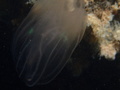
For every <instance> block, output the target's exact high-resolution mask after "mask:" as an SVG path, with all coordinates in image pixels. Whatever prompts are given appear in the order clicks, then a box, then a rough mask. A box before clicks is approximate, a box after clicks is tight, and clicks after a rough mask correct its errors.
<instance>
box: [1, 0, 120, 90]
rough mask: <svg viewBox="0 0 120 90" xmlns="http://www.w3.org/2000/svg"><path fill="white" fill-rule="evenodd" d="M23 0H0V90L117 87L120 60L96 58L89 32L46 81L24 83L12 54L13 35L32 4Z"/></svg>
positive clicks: (119, 86)
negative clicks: (29, 85)
mask: <svg viewBox="0 0 120 90" xmlns="http://www.w3.org/2000/svg"><path fill="white" fill-rule="evenodd" d="M24 2H25V0H0V90H120V60H119V54H118V55H117V56H116V60H114V61H108V60H106V59H104V58H99V56H98V52H97V51H96V50H95V49H94V48H95V46H96V44H95V45H91V44H89V43H87V41H88V40H89V39H88V38H89V32H86V34H85V36H84V39H83V40H82V42H81V43H80V44H79V45H78V47H77V48H76V50H75V51H74V53H73V55H72V56H71V58H72V60H73V63H69V64H68V65H66V67H65V68H64V69H63V70H62V72H61V73H60V74H59V75H58V76H57V77H56V78H55V79H54V80H53V81H52V82H51V83H49V84H47V85H36V86H34V87H27V86H26V85H25V84H24V82H22V81H21V80H20V79H19V78H18V75H17V73H16V70H15V67H14V62H13V60H12V55H11V45H12V38H13V35H14V33H15V31H16V29H17V27H18V26H19V23H20V22H21V21H22V20H23V18H24V17H25V16H26V15H27V13H28V12H29V9H30V7H31V5H27V6H26V5H25V4H24Z"/></svg>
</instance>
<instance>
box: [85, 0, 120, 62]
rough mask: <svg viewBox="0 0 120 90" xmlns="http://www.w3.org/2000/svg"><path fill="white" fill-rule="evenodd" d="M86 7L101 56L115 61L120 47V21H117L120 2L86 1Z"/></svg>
mask: <svg viewBox="0 0 120 90" xmlns="http://www.w3.org/2000/svg"><path fill="white" fill-rule="evenodd" d="M85 6H86V7H85V8H86V11H87V13H88V22H87V23H88V24H87V25H88V27H91V28H92V31H93V35H94V36H95V37H96V38H97V40H98V43H99V45H98V47H99V52H100V56H104V57H105V58H106V59H110V60H114V59H115V55H116V54H117V52H118V51H119V47H120V43H119V42H120V20H119V19H117V20H115V17H119V15H120V13H119V11H120V0H85ZM116 43H117V46H116Z"/></svg>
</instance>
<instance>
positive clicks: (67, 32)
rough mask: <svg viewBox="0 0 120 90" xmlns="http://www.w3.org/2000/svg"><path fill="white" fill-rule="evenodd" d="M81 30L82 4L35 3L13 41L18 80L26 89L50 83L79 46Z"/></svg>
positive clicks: (80, 1)
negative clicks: (20, 80) (21, 81)
mask: <svg viewBox="0 0 120 90" xmlns="http://www.w3.org/2000/svg"><path fill="white" fill-rule="evenodd" d="M69 1H70V2H69ZM85 26H86V13H85V11H84V8H83V0H73V1H72V0H38V1H37V2H36V3H35V4H34V6H33V7H32V9H31V11H30V13H29V14H28V16H27V17H26V19H25V20H24V21H23V23H22V24H21V26H20V27H19V28H18V30H17V32H16V34H15V37H14V40H13V42H14V43H13V57H14V61H15V64H16V69H17V71H18V74H19V77H20V78H21V79H23V80H24V81H25V83H26V84H27V85H28V86H33V85H35V84H36V83H40V84H46V83H48V82H50V81H51V80H53V79H54V78H55V77H56V76H57V75H58V74H59V72H60V71H61V70H62V68H63V67H64V66H65V64H66V63H67V61H68V59H69V57H70V56H71V54H72V52H73V51H74V49H75V47H76V46H77V45H78V43H79V42H80V40H81V38H82V36H83V34H84V31H85Z"/></svg>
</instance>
